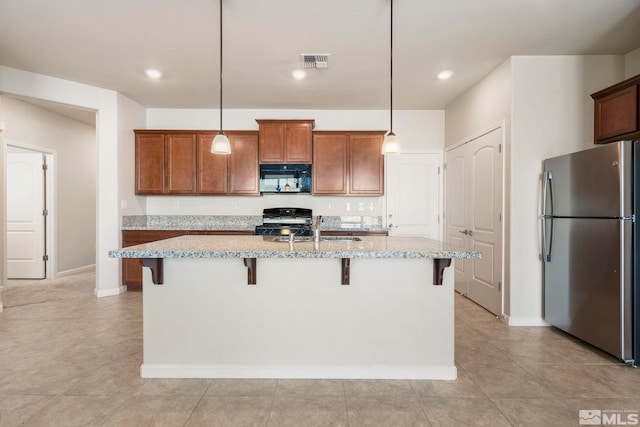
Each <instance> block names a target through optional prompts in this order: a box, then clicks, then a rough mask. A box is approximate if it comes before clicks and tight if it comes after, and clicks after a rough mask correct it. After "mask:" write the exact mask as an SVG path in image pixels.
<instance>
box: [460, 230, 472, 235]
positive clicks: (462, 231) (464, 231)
mask: <svg viewBox="0 0 640 427" xmlns="http://www.w3.org/2000/svg"><path fill="white" fill-rule="evenodd" d="M458 232H459V233H462V234H466V235H469V231H468V230H458Z"/></svg>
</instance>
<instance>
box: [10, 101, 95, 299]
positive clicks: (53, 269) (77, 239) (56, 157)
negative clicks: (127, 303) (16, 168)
mask: <svg viewBox="0 0 640 427" xmlns="http://www.w3.org/2000/svg"><path fill="white" fill-rule="evenodd" d="M1 98H2V113H3V121H4V123H5V129H4V131H3V132H2V133H3V135H0V144H2V147H0V149H1V150H2V151H3V159H2V161H3V164H2V167H3V168H4V169H3V170H4V171H7V172H9V169H10V168H9V165H8V162H9V161H10V160H9V159H10V157H11V156H13V154H11V153H12V152H15V153H16V154H18V152H21V153H23V154H24V153H32V154H33V153H39V154H40V156H41V158H42V156H44V160H45V161H46V164H47V166H46V170H45V172H46V175H45V176H44V177H43V179H44V178H46V184H44V190H46V191H44V194H46V199H45V202H44V203H43V206H42V208H41V209H40V208H33V211H34V212H38V211H40V212H42V211H45V212H46V215H45V226H44V227H43V229H44V230H45V240H44V241H45V252H44V254H40V255H39V257H40V260H42V257H44V260H45V265H44V267H45V268H44V276H39V279H36V280H35V281H34V280H32V279H31V280H30V278H27V277H25V278H24V279H18V280H16V281H17V282H18V284H26V283H27V282H31V283H34V282H38V280H40V279H43V278H46V279H48V280H40V281H41V283H42V284H43V285H44V284H45V283H48V282H50V279H54V278H57V277H60V276H67V275H72V274H77V273H82V272H90V273H91V274H93V276H95V275H96V241H97V239H96V235H97V233H96V231H97V209H96V204H97V195H98V190H97V185H96V183H97V166H98V162H97V133H96V113H95V111H88V110H83V109H78V108H74V107H71V106H68V105H62V104H57V103H53V102H48V101H41V100H34V99H30V98H24V97H20V96H14V95H7V94H2V95H1ZM40 167H41V168H42V166H40ZM34 169H35V166H34ZM3 175H5V176H6V175H7V174H6V173H4V174H3ZM34 175H35V172H34ZM3 184H4V185H3V187H4V188H3V189H2V190H0V192H1V193H2V195H1V196H0V197H2V198H3V203H4V204H5V206H6V205H8V204H9V203H8V202H9V197H14V200H12V201H11V203H10V204H11V205H13V204H14V203H13V202H14V201H15V200H18V203H24V204H25V205H29V206H30V207H33V206H32V205H35V204H32V203H30V202H27V200H31V199H30V198H29V197H25V194H26V193H25V192H23V191H22V190H21V189H19V190H18V191H14V196H11V194H10V193H11V191H12V190H9V189H8V188H7V184H8V185H11V183H8V182H7V180H3ZM23 184H24V183H23ZM16 193H17V194H16ZM45 203H46V204H45ZM8 208H9V209H8V211H11V209H12V208H11V207H8ZM8 213H9V212H8ZM34 217H35V215H34ZM12 219H13V218H12ZM9 222H10V220H9V218H8V216H4V215H3V224H2V225H3V227H4V228H5V229H4V232H3V236H2V239H4V240H5V241H8V240H9V237H10V235H11V232H10V231H9V230H10V229H11V225H10V224H9ZM13 237H14V236H11V238H13ZM24 240H25V241H27V240H28V239H24ZM35 241H40V240H39V239H36V238H33V239H32V240H31V242H35ZM7 243H9V242H7ZM26 246H28V245H26ZM5 249H7V251H6V252H5V251H3V253H2V257H3V259H2V260H0V261H2V262H4V263H5V266H7V269H6V271H3V272H2V276H3V277H2V278H3V279H7V281H8V280H11V279H13V278H15V277H20V276H16V274H14V273H13V272H11V273H10V274H6V273H9V271H8V270H10V268H9V266H8V265H7V264H10V263H11V258H13V255H12V253H13V251H12V253H8V252H9V249H8V248H5ZM25 258H26V257H25ZM33 258H34V260H35V259H36V257H35V256H34V257H33ZM22 277H24V276H22ZM31 277H36V276H33V275H32V276H31ZM25 279H26V280H25ZM12 281H13V280H12ZM16 281H13V282H14V283H13V284H15V282H16ZM39 288H41V286H39ZM5 291H6V289H5ZM3 294H4V292H3Z"/></svg>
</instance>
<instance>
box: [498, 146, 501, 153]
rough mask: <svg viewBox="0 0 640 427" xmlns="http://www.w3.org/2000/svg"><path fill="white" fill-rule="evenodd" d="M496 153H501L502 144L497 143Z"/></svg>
mask: <svg viewBox="0 0 640 427" xmlns="http://www.w3.org/2000/svg"><path fill="white" fill-rule="evenodd" d="M498 153H502V144H498Z"/></svg>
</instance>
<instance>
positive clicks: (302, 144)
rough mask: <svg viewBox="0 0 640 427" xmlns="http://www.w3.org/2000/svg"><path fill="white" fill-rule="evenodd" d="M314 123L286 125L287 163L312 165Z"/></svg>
mask: <svg viewBox="0 0 640 427" xmlns="http://www.w3.org/2000/svg"><path fill="white" fill-rule="evenodd" d="M312 130H313V122H293V123H285V127H284V131H285V132H284V134H285V147H284V149H285V162H286V163H311V140H312V138H311V131H312Z"/></svg>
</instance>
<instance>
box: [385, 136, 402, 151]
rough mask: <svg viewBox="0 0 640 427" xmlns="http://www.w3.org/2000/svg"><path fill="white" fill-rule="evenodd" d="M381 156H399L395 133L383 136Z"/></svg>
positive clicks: (398, 142) (398, 141) (398, 143)
mask: <svg viewBox="0 0 640 427" xmlns="http://www.w3.org/2000/svg"><path fill="white" fill-rule="evenodd" d="M382 154H400V140H399V139H398V137H397V136H396V134H395V133H393V132H389V133H388V134H386V135H385V136H384V141H383V142H382Z"/></svg>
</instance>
